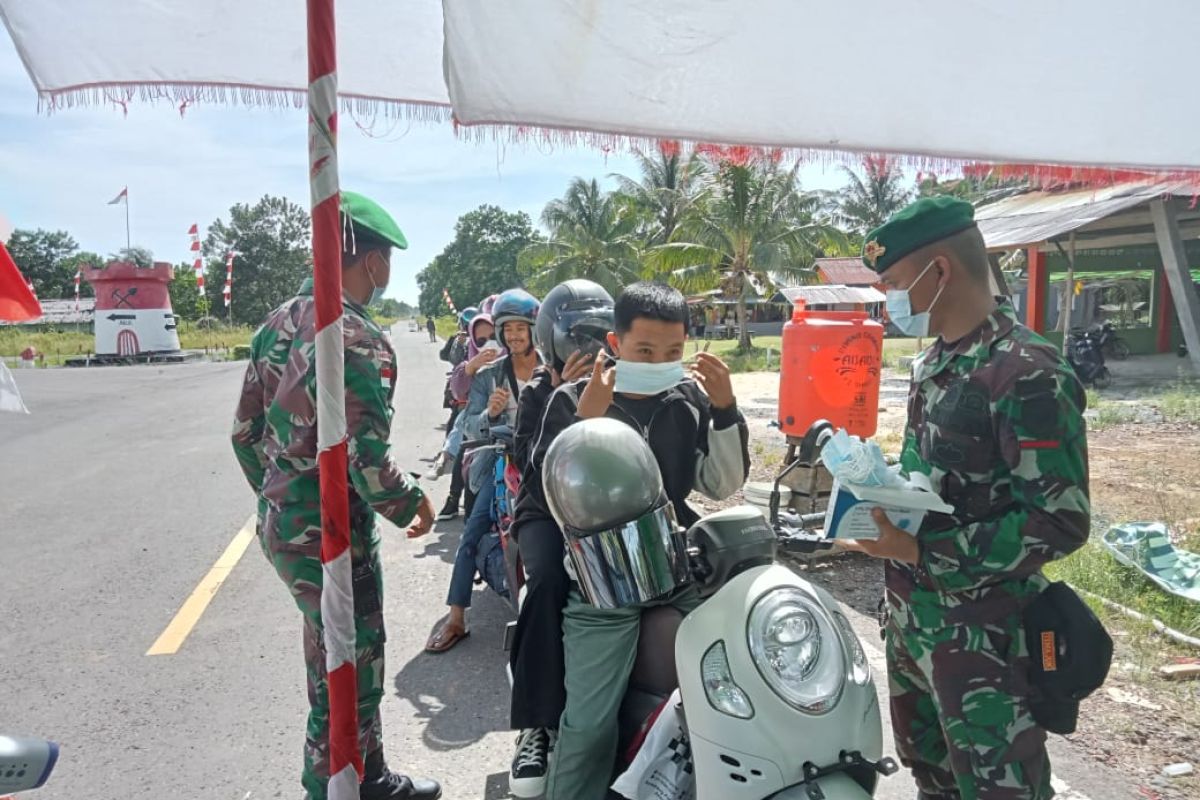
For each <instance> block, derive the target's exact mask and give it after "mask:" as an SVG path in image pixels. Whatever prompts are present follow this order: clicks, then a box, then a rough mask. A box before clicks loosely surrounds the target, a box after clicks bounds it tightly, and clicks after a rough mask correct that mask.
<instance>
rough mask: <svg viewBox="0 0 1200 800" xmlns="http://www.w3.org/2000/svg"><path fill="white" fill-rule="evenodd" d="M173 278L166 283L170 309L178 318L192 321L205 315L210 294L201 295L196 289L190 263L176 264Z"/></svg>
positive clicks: (194, 275) (210, 292)
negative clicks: (169, 295) (169, 297)
mask: <svg viewBox="0 0 1200 800" xmlns="http://www.w3.org/2000/svg"><path fill="white" fill-rule="evenodd" d="M174 271H175V279H174V280H172V281H171V282H170V283H169V284H167V290H168V291H169V292H170V294H171V309H172V310H173V311H174V312H175V313H176V314H177V315H178V316H179V318H180V319H186V320H188V321H191V322H194V321H196V320H198V319H200V318H201V317H204V316H207V309H208V307H209V306H210V305H211V304H212V303H211V294H212V290H211V289H209V294H208V295H205V296H203V297H201V295H200V293H199V292H198V291H196V272H195V270H194V269H193V268H192V265H191V264H176V265H175V267H174Z"/></svg>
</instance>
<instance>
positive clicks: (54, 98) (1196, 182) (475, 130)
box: [39, 82, 1200, 192]
mask: <svg viewBox="0 0 1200 800" xmlns="http://www.w3.org/2000/svg"><path fill="white" fill-rule="evenodd" d="M135 99H138V100H141V101H143V102H169V103H172V104H173V105H174V106H175V107H176V108H178V109H179V112H180V113H181V114H183V113H184V112H185V111H186V109H187V108H188V107H189V106H191V105H194V104H196V103H201V102H205V103H222V104H230V105H238V104H241V105H245V106H249V107H266V108H288V107H291V108H296V109H302V108H304V107H305V101H306V94H305V92H304V91H300V90H293V89H286V88H271V87H263V86H249V85H240V84H200V85H196V84H178V83H167V82H162V83H137V84H116V85H114V84H103V85H91V86H75V87H70V88H67V89H60V90H54V91H51V92H43V93H42V94H41V96H40V97H39V108H40V109H41V110H44V111H46V112H47V113H53V112H55V111H59V110H62V109H64V108H74V107H76V106H97V105H105V104H111V105H112V106H115V107H118V108H121V109H122V110H124V111H128V106H129V103H130V102H131V101H133V100H135ZM339 100H340V107H341V111H342V113H345V114H347V115H348V116H350V117H351V118H352V119H354V120H355V123H356V124H358V125H359V127H360V128H361V129H362V130H363V131H364V132H366V133H367V134H368V135H371V130H370V125H369V124H366V125H364V124H361V123H359V122H358V118H364V119H368V120H375V119H378V118H380V117H383V118H386V119H391V120H406V121H408V122H424V123H445V122H447V121H449V122H451V123H452V124H453V126H454V132H455V134H456V135H457V136H458V137H459V138H461V139H464V140H466V141H471V142H476V143H482V142H492V141H496V142H504V143H515V144H524V145H530V146H533V147H535V148H539V149H542V150H545V151H550V150H553V149H557V148H568V147H570V148H578V147H584V148H589V149H592V150H598V151H600V152H602V153H605V154H608V153H614V152H624V151H631V150H641V151H646V150H650V149H652V148H658V149H659V150H661V151H662V152H663V153H665V154H667V155H671V154H674V153H678V152H682V151H683V150H684V149H687V148H691V149H693V150H694V151H695V152H697V153H702V154H705V155H708V156H710V157H712V158H716V159H719V160H724V161H729V162H731V163H734V164H746V163H748V162H749V161H751V160H754V159H759V158H765V159H768V160H771V161H775V162H778V161H780V160H781V159H783V158H785V157H787V158H795V159H797V160H799V161H802V162H804V163H810V164H823V165H826V166H860V165H861V166H863V167H865V168H866V169H868V170H870V169H881V170H882V169H887V168H889V167H907V168H909V169H913V170H917V171H919V172H920V173H921V174H922V177H924V176H925V174H927V173H928V174H934V175H944V174H957V173H961V174H962V175H964V176H965V177H973V178H984V177H987V176H992V177H995V178H999V179H1013V178H1023V179H1025V180H1028V181H1029V183H1030V185H1032V186H1036V187H1041V188H1047V189H1050V188H1060V187H1064V186H1074V187H1096V188H1099V187H1105V186H1112V185H1113V184H1117V183H1130V182H1138V181H1176V182H1180V183H1185V184H1188V185H1191V186H1194V187H1196V189H1197V191H1198V192H1200V169H1194V170H1192V169H1183V170H1166V169H1164V170H1147V169H1132V168H1121V167H1114V168H1107V167H1095V166H1070V165H1062V164H1011V163H995V164H992V163H986V162H981V161H976V160H972V159H963V158H941V157H937V156H929V155H919V154H910V153H889V152H869V153H861V152H851V151H845V150H826V149H823V148H778V147H759V146H753V145H740V144H709V143H699V142H686V141H680V140H677V139H654V138H647V137H639V136H628V135H624V134H619V133H609V132H601V131H588V130H575V129H567V128H554V127H540V126H530V125H462V124H461V123H459V122H458V121H457V120H456V119H454V116H453V113H452V111H451V109H450V107H449V106H444V105H440V104H435V103H421V102H411V101H398V100H393V99H387V98H378V97H358V96H341V97H340V98H339Z"/></svg>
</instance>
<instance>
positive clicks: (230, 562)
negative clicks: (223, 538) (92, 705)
mask: <svg viewBox="0 0 1200 800" xmlns="http://www.w3.org/2000/svg"><path fill="white" fill-rule="evenodd" d="M254 528H255V518H254V517H253V516H252V517H250V519H248V520H247V521H246V524H245V525H243V526H242V529H241V530H240V531H238V533H237V536H234V537H233V541H232V542H230V543H229V546H228V547H226V548H225V552H224V553H222V554H221V557H220V558H218V559H217V563H215V564H213V565H212V569H210V570H209V571H208V574H207V575H205V576H204V578H203V579H201V581H200V583H199V585H198V586H196V589H195V591H193V592H192V594H191V596H190V597H188V599H187V600H185V601H184V603H183V605H182V606H180V608H179V611H178V613H176V614H175V618H174V619H172V620H171V624H169V625H167V628H166V630H164V631H163V632H162V634H161V635H160V636H159V637H158V640H157V641H156V642H155V643H154V644H153V645H152V646H151V647H150V649H149V650H147V651H146V655H148V656H170V655H174V654H175V653H177V652H179V648H180V647H182V646H183V642H184V640H185V639H187V637H188V634H189V633H191V632H192V628H194V627H196V623H197V622H199V621H200V616H201V615H202V614H203V613H204V609H206V608H208V604H209V603H211V602H212V599H213V597H215V596H216V594H217V590H218V589H220V588H221V584H223V583H224V582H225V579H226V578H228V577H229V573H230V572H232V571H233V568H234V567H236V566H237V563H238V561H239V560H241V558H242V554H243V553H245V552H246V548H247V547H248V546H249V545H250V540H251V539H253V538H254Z"/></svg>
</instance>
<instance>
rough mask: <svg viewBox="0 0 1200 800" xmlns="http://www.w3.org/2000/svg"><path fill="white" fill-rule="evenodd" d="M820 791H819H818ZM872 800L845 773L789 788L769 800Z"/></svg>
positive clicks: (768, 799) (837, 773)
mask: <svg viewBox="0 0 1200 800" xmlns="http://www.w3.org/2000/svg"><path fill="white" fill-rule="evenodd" d="M817 790H819V791H817ZM817 798H823V800H871V795H869V794H867V791H866V790H865V789H863V787H861V786H859V785H858V782H857V781H855V780H854V779H853V778H851V777H850V776H849V775H847V774H845V773H844V772H836V773H834V774H832V775H826V776H825V777H824V778H818V779H817V781H816V784H815V785H813V784H808V783H802V784H799V785H798V786H789V787H788V788H786V789H784V790H783V791H782V792H779V793H778V794H773V795H771V796H770V797H769V798H767V800H816V799H817Z"/></svg>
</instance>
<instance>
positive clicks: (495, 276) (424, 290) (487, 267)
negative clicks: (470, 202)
mask: <svg viewBox="0 0 1200 800" xmlns="http://www.w3.org/2000/svg"><path fill="white" fill-rule="evenodd" d="M536 239H537V233H536V232H535V231H534V229H533V221H532V220H531V219H530V218H529V215H528V214H526V213H524V212H521V211H518V212H510V211H505V210H504V209H502V208H499V207H497V206H492V205H483V206H480V207H479V208H477V209H475V210H474V211H470V212H468V213H466V214H463V215H462V216H461V217H459V219H458V222H457V223H456V224H455V226H454V240H453V241H452V242H450V244H448V245H446V249H445V250H443V251H442V252H441V253H439V254H438V255H437V256H436V257H435V258H434V259H433V261H432V262H430V264H429V266H427V267H425V269H423V270H421V271H420V272H419V273H417V285H418V286H419V287H420V290H421V294H420V298H419V301H418V306H419V308H420V311H421V313H422V314H433V315H435V316H436V315H439V314H446V313H449V308H447V306H446V303H445V301H444V300H443V299H442V290H443V289H445V290H446V291H447V292H449V293H450V298H451V299H452V300H453V301H454V304H455V306H456V307H457V308H459V309H462V308H466V307H467V306H472V305H478V304H479V302H480V301H481V300H483V298H485V297H487V296H488V295H490V294H496V293H497V292H502V291H504V290H505V289H511V288H513V287H514V286H520V285H521V276H520V275H519V274H518V273H517V255H518V254H519V253H520V252H521V251H522V250H524V249H525V247H526V246H527V245H528V244H529V243H530V242H533V241H535V240H536Z"/></svg>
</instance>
